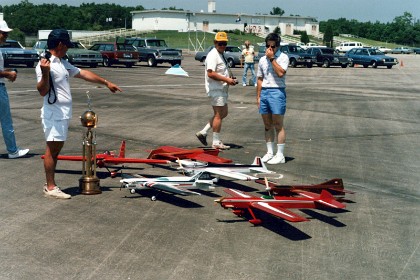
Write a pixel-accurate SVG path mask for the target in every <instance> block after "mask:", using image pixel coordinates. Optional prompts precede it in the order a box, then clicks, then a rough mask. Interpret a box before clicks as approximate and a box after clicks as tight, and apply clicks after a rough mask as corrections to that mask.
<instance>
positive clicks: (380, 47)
mask: <svg viewBox="0 0 420 280" xmlns="http://www.w3.org/2000/svg"><path fill="white" fill-rule="evenodd" d="M375 49H377V50H378V51H381V52H383V53H389V52H391V49H390V48H387V47H383V46H379V47H376V48H375Z"/></svg>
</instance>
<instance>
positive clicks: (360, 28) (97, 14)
mask: <svg viewBox="0 0 420 280" xmlns="http://www.w3.org/2000/svg"><path fill="white" fill-rule="evenodd" d="M168 9H169V10H182V9H176V7H169V8H168ZM142 10H145V9H144V7H143V6H141V5H138V6H133V7H126V6H120V5H118V4H95V3H83V4H81V5H80V6H78V7H75V6H69V5H57V4H41V5H34V4H32V3H31V2H29V0H22V1H21V2H20V3H19V4H15V5H9V6H1V5H0V12H2V13H3V15H4V19H5V20H6V21H7V23H8V24H9V26H11V27H12V28H14V31H13V32H12V33H11V35H10V38H13V39H16V40H19V41H23V42H24V38H25V35H29V36H35V35H37V33H38V30H49V29H53V28H66V29H70V30H107V29H114V28H122V27H126V28H131V23H132V22H131V13H130V12H132V11H142ZM270 14H272V15H274V14H277V15H283V14H284V10H282V9H281V8H279V7H273V9H272V11H271V12H270ZM319 29H320V31H321V32H324V33H325V32H326V31H327V34H326V35H327V36H334V35H339V34H352V35H354V36H358V37H363V38H367V39H371V40H376V41H382V42H393V43H397V44H401V45H408V46H420V21H419V20H417V21H415V20H414V18H413V16H412V14H411V13H408V12H405V13H404V15H402V16H397V17H395V19H394V20H393V21H392V22H390V23H381V22H379V21H376V22H374V23H372V22H370V21H369V22H359V21H357V20H354V19H352V20H348V19H345V18H339V19H330V20H327V21H320V22H319ZM22 39H23V40H22ZM325 39H327V40H325ZM329 40H330V38H324V41H326V42H329Z"/></svg>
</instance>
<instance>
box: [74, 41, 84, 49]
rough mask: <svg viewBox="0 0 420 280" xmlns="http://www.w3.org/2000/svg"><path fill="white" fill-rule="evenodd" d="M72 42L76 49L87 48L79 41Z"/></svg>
mask: <svg viewBox="0 0 420 280" xmlns="http://www.w3.org/2000/svg"><path fill="white" fill-rule="evenodd" d="M72 43H73V47H72V48H74V49H84V48H85V47H83V45H82V44H80V43H79V42H72Z"/></svg>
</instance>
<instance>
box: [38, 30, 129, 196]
mask: <svg viewBox="0 0 420 280" xmlns="http://www.w3.org/2000/svg"><path fill="white" fill-rule="evenodd" d="M72 45H73V44H72V43H71V41H70V35H69V33H68V31H67V30H65V29H54V30H52V31H51V32H50V34H49V35H48V41H47V47H48V49H49V52H46V53H45V57H43V58H41V60H40V62H39V63H38V65H37V67H36V68H35V71H36V75H37V81H38V83H37V89H38V91H39V94H40V95H41V96H43V97H44V104H43V106H42V109H41V118H42V126H43V129H44V134H45V140H46V142H47V144H46V150H45V155H44V169H45V176H46V179H47V183H46V184H45V185H44V190H43V191H44V194H45V196H49V197H55V198H64V199H67V198H71V196H70V195H69V194H66V193H64V192H62V191H61V190H60V188H59V187H57V185H56V184H55V168H56V165H57V158H58V154H59V153H60V151H61V149H62V148H63V146H64V142H65V141H66V139H67V132H68V127H69V123H70V119H71V116H72V96H71V91H70V83H69V78H70V77H75V78H80V79H83V80H86V81H88V82H92V83H97V84H102V85H105V86H106V87H108V89H109V90H110V91H111V92H114V93H115V92H117V91H120V92H121V91H122V90H121V89H120V88H119V87H118V86H117V85H115V84H113V83H111V82H109V81H107V80H105V79H104V78H102V77H100V76H98V75H96V74H95V73H93V72H91V71H89V70H85V69H79V68H77V67H75V66H73V65H71V64H70V63H69V62H68V61H66V60H65V59H63V57H64V56H65V55H66V53H67V50H68V48H69V47H71V46H72Z"/></svg>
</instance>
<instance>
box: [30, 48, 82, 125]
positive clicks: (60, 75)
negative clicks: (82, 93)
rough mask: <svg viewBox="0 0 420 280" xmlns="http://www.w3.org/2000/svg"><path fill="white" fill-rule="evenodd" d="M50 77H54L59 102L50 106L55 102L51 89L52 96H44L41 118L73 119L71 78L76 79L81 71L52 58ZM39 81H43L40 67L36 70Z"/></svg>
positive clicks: (61, 60)
mask: <svg viewBox="0 0 420 280" xmlns="http://www.w3.org/2000/svg"><path fill="white" fill-rule="evenodd" d="M50 61H51V64H50V75H51V77H52V81H53V86H54V89H55V95H56V96H57V101H56V102H55V103H54V104H49V103H48V100H49V101H50V102H53V101H54V91H53V89H52V88H51V90H50V94H48V93H47V94H46V95H45V96H44V104H43V106H42V109H41V118H44V119H53V120H64V119H71V116H72V96H71V91H70V83H69V77H74V76H75V75H77V74H79V73H80V69H79V68H77V67H75V66H73V65H71V64H70V63H69V62H68V61H66V60H64V59H59V58H58V57H55V56H51V58H50ZM35 71H36V76H37V81H38V82H39V81H41V78H42V72H41V67H40V65H39V63H38V65H37V66H36V68H35ZM51 86H52V85H51Z"/></svg>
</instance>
